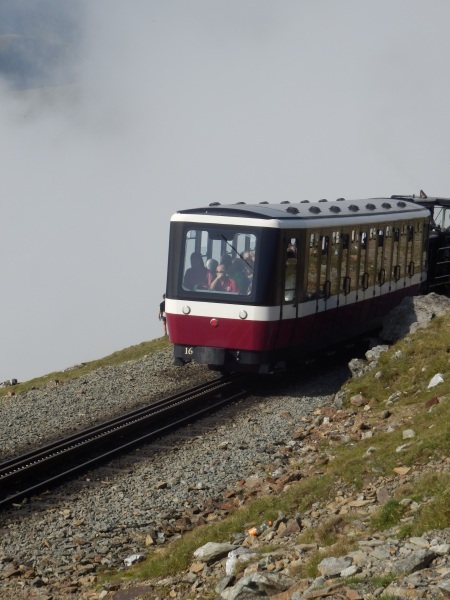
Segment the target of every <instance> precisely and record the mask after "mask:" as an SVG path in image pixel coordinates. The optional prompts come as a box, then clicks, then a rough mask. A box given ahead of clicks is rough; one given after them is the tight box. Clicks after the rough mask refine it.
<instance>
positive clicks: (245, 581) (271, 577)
mask: <svg viewBox="0 0 450 600" xmlns="http://www.w3.org/2000/svg"><path fill="white" fill-rule="evenodd" d="M291 585H292V580H291V579H289V578H287V577H286V576H284V575H280V574H278V573H275V574H272V573H253V574H252V575H248V576H247V577H243V578H242V579H241V580H240V581H239V582H238V583H237V584H236V585H235V586H233V587H231V588H227V589H225V590H224V591H223V592H222V593H221V597H222V598H223V599H224V600H253V599H254V598H258V597H261V596H262V597H267V596H274V595H275V594H279V593H281V592H284V591H286V590H287V589H289V588H290V587H291Z"/></svg>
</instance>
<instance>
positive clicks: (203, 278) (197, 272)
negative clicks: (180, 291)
mask: <svg viewBox="0 0 450 600" xmlns="http://www.w3.org/2000/svg"><path fill="white" fill-rule="evenodd" d="M208 286H209V282H208V269H207V268H206V267H205V265H204V264H203V257H202V255H201V254H200V252H193V253H192V254H191V266H190V268H189V269H187V270H186V273H185V274H184V279H183V287H184V289H187V290H196V289H197V288H199V289H204V290H207V289H208Z"/></svg>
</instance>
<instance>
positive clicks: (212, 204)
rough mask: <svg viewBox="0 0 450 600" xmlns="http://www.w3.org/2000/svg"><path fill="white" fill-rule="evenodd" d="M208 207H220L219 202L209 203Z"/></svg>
mask: <svg viewBox="0 0 450 600" xmlns="http://www.w3.org/2000/svg"><path fill="white" fill-rule="evenodd" d="M209 206H220V202H210V204H209Z"/></svg>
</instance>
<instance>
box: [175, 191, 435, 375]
mask: <svg viewBox="0 0 450 600" xmlns="http://www.w3.org/2000/svg"><path fill="white" fill-rule="evenodd" d="M430 220H431V215H430V210H429V209H427V208H426V207H424V206H422V205H420V204H418V203H416V202H415V201H414V200H411V199H409V198H408V199H405V198H403V197H392V198H374V199H369V200H358V201H349V200H344V199H339V200H336V201H326V200H324V201H318V202H308V201H303V202H299V203H296V204H290V203H287V202H284V203H283V202H282V203H281V204H268V203H260V204H244V203H238V204H230V205H220V204H218V203H213V204H211V205H209V206H207V207H201V208H197V209H189V210H181V211H179V212H177V213H176V214H175V215H173V216H172V219H171V224H170V240H169V257H168V274H167V289H166V315H167V324H168V330H169V336H170V340H171V342H172V343H173V344H174V361H175V364H178V365H183V364H185V363H186V362H189V361H191V360H194V361H196V362H199V363H205V364H208V365H209V366H210V367H211V368H215V369H219V370H221V371H224V372H233V371H247V372H249V371H253V372H256V373H269V372H272V371H274V370H277V369H282V368H284V367H285V366H286V364H287V363H288V362H290V361H293V360H298V359H299V358H303V357H305V356H308V355H309V354H311V353H312V352H315V351H317V350H319V349H321V348H325V347H328V346H330V345H332V344H338V343H339V342H341V341H343V340H346V339H349V338H352V337H355V336H357V335H361V334H362V333H364V332H367V331H370V330H373V329H374V328H376V327H378V326H379V325H380V324H381V320H382V318H383V317H384V316H385V315H386V314H387V313H388V312H389V311H390V310H391V309H392V308H393V306H395V305H397V304H398V303H399V302H400V301H401V300H402V298H404V297H405V296H411V295H415V294H417V293H418V291H419V289H420V288H421V286H423V285H424V282H425V281H426V277H427V269H428V264H427V248H428V237H429V230H430V227H429V225H430Z"/></svg>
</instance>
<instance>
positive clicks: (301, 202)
mask: <svg viewBox="0 0 450 600" xmlns="http://www.w3.org/2000/svg"><path fill="white" fill-rule="evenodd" d="M300 204H309V200H300Z"/></svg>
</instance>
